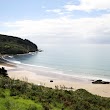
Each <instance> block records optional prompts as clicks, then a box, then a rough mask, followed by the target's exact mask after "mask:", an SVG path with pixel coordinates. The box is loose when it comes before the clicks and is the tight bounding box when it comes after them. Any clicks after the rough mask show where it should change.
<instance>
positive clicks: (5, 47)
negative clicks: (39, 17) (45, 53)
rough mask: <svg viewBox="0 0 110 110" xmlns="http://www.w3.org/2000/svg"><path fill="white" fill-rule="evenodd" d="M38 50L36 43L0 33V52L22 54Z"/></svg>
mask: <svg viewBox="0 0 110 110" xmlns="http://www.w3.org/2000/svg"><path fill="white" fill-rule="evenodd" d="M35 51H38V47H37V45H35V44H34V43H32V42H31V41H29V40H27V39H21V38H18V37H14V36H8V35H2V34H0V53H1V54H24V53H28V52H35Z"/></svg>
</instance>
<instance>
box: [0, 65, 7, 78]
mask: <svg viewBox="0 0 110 110" xmlns="http://www.w3.org/2000/svg"><path fill="white" fill-rule="evenodd" d="M0 75H2V76H4V77H8V74H7V70H5V68H4V67H2V68H0Z"/></svg>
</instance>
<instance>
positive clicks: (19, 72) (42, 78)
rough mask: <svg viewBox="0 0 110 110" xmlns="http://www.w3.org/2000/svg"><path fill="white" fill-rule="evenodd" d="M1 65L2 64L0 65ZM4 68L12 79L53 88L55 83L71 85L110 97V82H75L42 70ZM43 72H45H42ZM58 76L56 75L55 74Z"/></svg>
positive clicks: (75, 88)
mask: <svg viewBox="0 0 110 110" xmlns="http://www.w3.org/2000/svg"><path fill="white" fill-rule="evenodd" d="M0 67H2V65H1V66H0ZM5 68H6V69H7V70H8V75H9V77H10V78H14V79H20V80H23V81H27V82H30V83H34V84H41V85H43V86H45V87H52V88H55V86H56V85H58V87H60V86H63V85H64V86H66V87H68V88H70V87H73V88H74V89H73V90H77V89H86V90H87V91H89V92H90V93H92V94H96V95H100V96H103V97H110V84H105V85H104V84H92V83H87V82H86V83H85V82H81V81H79V82H77V81H74V80H73V81H72V80H70V81H69V80H63V79H62V78H56V77H55V78H54V77H49V75H48V76H46V75H43V72H42V73H41V75H40V73H39V74H36V73H37V72H39V71H36V73H35V71H34V72H33V71H29V70H26V68H25V69H23V68H21V69H19V68H16V67H7V66H5ZM44 74H45V72H44ZM57 77H58V76H57ZM50 80H53V82H50Z"/></svg>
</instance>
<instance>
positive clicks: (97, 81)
mask: <svg viewBox="0 0 110 110" xmlns="http://www.w3.org/2000/svg"><path fill="white" fill-rule="evenodd" d="M92 84H110V82H107V81H102V80H96V81H93V82H92Z"/></svg>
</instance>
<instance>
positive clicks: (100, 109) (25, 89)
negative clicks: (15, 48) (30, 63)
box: [0, 76, 110, 110]
mask: <svg viewBox="0 0 110 110" xmlns="http://www.w3.org/2000/svg"><path fill="white" fill-rule="evenodd" d="M0 110H110V98H103V97H100V96H96V95H92V94H91V93H89V92H87V91H86V90H83V89H79V90H76V91H67V90H58V89H51V88H47V87H42V86H37V85H34V84H30V83H27V82H23V81H19V80H13V79H10V78H9V77H2V76H0Z"/></svg>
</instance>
